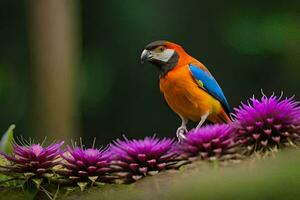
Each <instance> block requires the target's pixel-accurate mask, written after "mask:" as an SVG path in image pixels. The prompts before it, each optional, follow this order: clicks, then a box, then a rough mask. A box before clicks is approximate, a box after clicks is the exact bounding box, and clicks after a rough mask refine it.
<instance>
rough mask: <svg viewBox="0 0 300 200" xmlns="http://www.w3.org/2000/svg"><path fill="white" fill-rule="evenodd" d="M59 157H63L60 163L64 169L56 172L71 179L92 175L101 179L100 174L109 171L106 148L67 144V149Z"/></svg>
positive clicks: (102, 174) (85, 177)
mask: <svg viewBox="0 0 300 200" xmlns="http://www.w3.org/2000/svg"><path fill="white" fill-rule="evenodd" d="M61 157H63V159H64V161H63V162H62V165H63V166H64V167H65V168H66V170H65V171H63V172H58V173H60V174H63V175H67V176H68V177H71V178H73V179H87V178H89V177H93V176H95V177H97V178H96V179H101V176H104V175H105V174H107V173H108V172H109V171H111V169H110V168H109V156H108V154H107V150H102V149H96V148H88V149H83V148H79V147H74V148H71V147H70V146H67V151H66V152H64V153H62V154H61Z"/></svg>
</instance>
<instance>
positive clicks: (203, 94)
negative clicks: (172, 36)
mask: <svg viewBox="0 0 300 200" xmlns="http://www.w3.org/2000/svg"><path fill="white" fill-rule="evenodd" d="M146 61H147V62H149V63H151V64H154V65H155V66H157V67H158V69H159V79H160V91H161V92H162V93H163V95H164V97H165V99H166V101H167V103H168V105H169V106H170V107H171V109H172V110H173V111H174V112H175V113H177V114H178V115H179V117H180V118H181V121H182V123H181V126H180V127H179V128H178V129H177V132H176V135H177V137H178V139H179V140H183V139H184V138H185V133H186V132H187V128H186V124H187V123H188V120H191V121H194V122H198V125H197V127H196V129H198V128H200V127H201V125H202V124H203V123H204V122H205V121H206V119H208V120H209V121H210V122H212V123H228V122H230V121H231V119H230V115H229V113H230V107H229V104H228V102H227V100H226V98H225V96H224V94H223V91H222V89H221V88H220V86H219V84H218V83H217V81H216V80H215V79H214V77H213V76H212V75H211V73H210V72H209V71H208V69H207V68H206V67H205V66H204V65H203V64H202V63H201V62H199V61H198V60H196V59H195V58H193V57H192V56H190V55H189V54H188V53H186V52H185V51H184V49H183V48H182V47H181V46H180V45H178V44H175V43H172V42H168V41H161V40H159V41H155V42H151V43H150V44H148V45H147V46H146V47H145V49H144V50H143V52H142V54H141V62H142V63H144V62H146Z"/></svg>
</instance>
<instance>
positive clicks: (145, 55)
mask: <svg viewBox="0 0 300 200" xmlns="http://www.w3.org/2000/svg"><path fill="white" fill-rule="evenodd" d="M151 58H152V55H151V53H150V51H149V50H146V49H144V50H143V52H142V54H141V63H142V64H144V62H146V61H148V60H150V59H151Z"/></svg>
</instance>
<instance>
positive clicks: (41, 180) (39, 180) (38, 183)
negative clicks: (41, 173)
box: [31, 178, 43, 189]
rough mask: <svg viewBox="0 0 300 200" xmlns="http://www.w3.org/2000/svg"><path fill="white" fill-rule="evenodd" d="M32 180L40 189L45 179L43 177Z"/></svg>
mask: <svg viewBox="0 0 300 200" xmlns="http://www.w3.org/2000/svg"><path fill="white" fill-rule="evenodd" d="M31 180H32V182H33V183H34V184H35V186H36V188H37V189H39V188H40V186H41V184H42V182H43V179H42V178H33V179H31Z"/></svg>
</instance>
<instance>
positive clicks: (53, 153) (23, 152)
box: [1, 141, 64, 175]
mask: <svg viewBox="0 0 300 200" xmlns="http://www.w3.org/2000/svg"><path fill="white" fill-rule="evenodd" d="M63 143H64V141H61V142H58V143H54V144H52V145H49V146H48V147H42V146H41V145H40V144H32V145H26V146H21V145H18V144H13V150H12V154H11V155H8V154H5V153H1V154H2V155H3V156H4V157H5V158H6V159H7V160H8V161H10V162H11V165H8V166H2V167H4V168H7V169H8V170H9V171H12V172H17V173H28V172H31V173H34V174H36V175H41V174H43V173H46V172H49V171H50V170H51V168H52V167H54V166H55V165H57V164H58V163H59V161H60V159H59V158H60V157H59V155H60V153H61V150H60V147H61V146H62V145H63Z"/></svg>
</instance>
